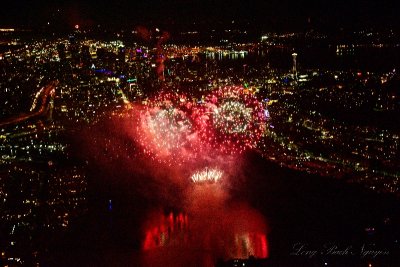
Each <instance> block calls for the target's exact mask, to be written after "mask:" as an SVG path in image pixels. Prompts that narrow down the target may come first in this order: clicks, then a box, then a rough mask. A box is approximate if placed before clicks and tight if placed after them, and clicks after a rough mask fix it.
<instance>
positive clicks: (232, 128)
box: [193, 86, 268, 154]
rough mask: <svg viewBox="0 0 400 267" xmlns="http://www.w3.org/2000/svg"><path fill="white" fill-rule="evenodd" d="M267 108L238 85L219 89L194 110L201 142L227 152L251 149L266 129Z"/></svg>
mask: <svg viewBox="0 0 400 267" xmlns="http://www.w3.org/2000/svg"><path fill="white" fill-rule="evenodd" d="M266 111H267V109H266V106H265V104H264V103H262V102H259V101H258V100H257V98H256V97H255V96H254V94H252V93H250V92H248V91H246V90H244V88H243V87H240V86H227V87H223V88H219V89H218V90H216V91H215V92H214V93H212V94H210V95H209V96H207V98H206V101H205V104H203V105H202V106H201V107H199V108H198V109H197V110H196V111H194V112H193V116H194V121H195V122H196V126H197V127H198V129H199V132H200V136H201V138H202V140H203V142H206V143H208V144H210V145H211V146H212V147H214V148H217V149H219V150H220V151H222V152H224V153H228V154H235V153H241V152H243V151H244V150H246V149H248V148H254V147H255V145H256V143H257V141H258V140H259V139H260V138H261V135H262V133H263V132H264V131H265V128H266V122H267V119H268V117H267V114H268V113H267V112H266Z"/></svg>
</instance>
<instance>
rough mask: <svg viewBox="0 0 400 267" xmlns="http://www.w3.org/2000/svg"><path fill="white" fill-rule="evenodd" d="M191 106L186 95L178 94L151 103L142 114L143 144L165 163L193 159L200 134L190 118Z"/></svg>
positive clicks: (145, 149) (159, 98)
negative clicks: (196, 141) (195, 143)
mask: <svg viewBox="0 0 400 267" xmlns="http://www.w3.org/2000/svg"><path fill="white" fill-rule="evenodd" d="M191 107H192V103H190V102H189V101H188V99H187V98H186V96H184V95H179V94H174V93H162V94H160V95H159V96H158V97H156V98H154V99H152V100H149V101H148V102H147V103H146V104H145V106H144V108H143V109H142V110H141V112H140V115H139V116H140V119H139V126H138V133H139V142H140V144H141V145H142V147H143V148H144V151H145V152H146V153H147V154H150V155H152V156H155V157H156V158H157V159H158V160H161V161H171V160H172V159H177V160H179V161H182V159H184V157H190V156H192V155H193V152H194V151H195V147H194V142H195V139H196V133H195V131H194V129H193V123H192V121H191V120H190V118H189V117H188V115H187V114H188V112H189V110H190V109H191Z"/></svg>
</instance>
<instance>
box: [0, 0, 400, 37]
mask: <svg viewBox="0 0 400 267" xmlns="http://www.w3.org/2000/svg"><path fill="white" fill-rule="evenodd" d="M3 2H4V1H3ZM399 8H400V3H398V1H396V0H387V1H362V0H335V1H333V0H330V1H328V0H302V1H300V0H297V1H293V0H292V1H290V0H265V1H251V0H241V1H239V0H231V1H222V0H203V1H198V0H172V1H161V0H115V1H106V0H88V1H78V0H72V1H61V0H55V1H50V0H47V1H46V0H38V1H32V0H15V1H7V2H6V3H2V8H1V9H0V26H18V25H24V26H29V27H38V26H41V25H45V24H47V22H48V21H50V22H51V23H53V25H58V26H60V25H61V26H66V25H69V26H71V25H74V24H76V23H79V24H81V25H86V26H91V25H98V24H101V25H115V26H127V25H131V24H147V23H151V22H152V23H162V24H166V25H170V26H171V25H176V26H177V27H178V26H187V25H192V23H193V22H196V23H199V22H201V21H203V23H204V24H206V25H207V24H209V25H213V24H214V23H216V22H218V21H222V22H228V21H231V20H235V21H236V22H237V23H240V22H247V21H249V22H251V23H253V25H257V26H260V27H262V28H265V29H271V30H274V29H277V30H279V29H302V28H304V27H306V26H307V24H308V22H309V21H310V22H311V24H312V25H313V27H317V28H318V27H321V28H324V27H327V28H340V27H347V28H357V27H360V26H363V27H364V26H375V27H380V28H382V27H386V26H393V27H398V26H399V25H400V23H399V20H398V19H397V13H398V11H399ZM57 10H60V11H57ZM171 27H173V26H171Z"/></svg>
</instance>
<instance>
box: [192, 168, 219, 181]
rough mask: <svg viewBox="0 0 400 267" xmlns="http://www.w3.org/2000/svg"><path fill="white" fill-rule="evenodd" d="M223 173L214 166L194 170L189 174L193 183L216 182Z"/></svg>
mask: <svg viewBox="0 0 400 267" xmlns="http://www.w3.org/2000/svg"><path fill="white" fill-rule="evenodd" d="M222 175H223V172H222V171H220V170H218V169H215V168H205V169H203V170H200V171H197V172H195V173H194V174H193V175H192V176H191V180H192V181H193V182H194V183H216V182H218V181H219V180H220V179H221V177H222Z"/></svg>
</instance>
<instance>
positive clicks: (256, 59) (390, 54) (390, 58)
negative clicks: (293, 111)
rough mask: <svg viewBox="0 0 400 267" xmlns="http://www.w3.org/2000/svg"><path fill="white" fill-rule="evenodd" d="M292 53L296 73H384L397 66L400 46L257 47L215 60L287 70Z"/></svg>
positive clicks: (399, 62) (399, 58) (399, 65)
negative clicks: (322, 71) (319, 71)
mask: <svg viewBox="0 0 400 267" xmlns="http://www.w3.org/2000/svg"><path fill="white" fill-rule="evenodd" d="M293 52H296V53H297V54H298V56H297V66H298V70H299V71H301V70H302V69H303V70H305V69H320V70H334V71H371V72H388V71H392V70H393V69H395V68H396V69H398V68H399V67H400V46H398V47H395V46H391V47H372V46H370V47H351V46H350V47H343V48H340V47H338V46H335V45H333V46H329V47H328V46H325V47H321V46H314V47H311V46H310V47H298V48H295V47H282V48H278V47H271V48H260V49H259V50H258V51H257V52H250V53H248V54H245V55H244V56H240V55H239V56H233V55H226V56H220V57H218V56H217V57H215V58H216V59H217V60H220V61H225V62H231V63H232V62H236V63H240V64H250V65H255V66H257V65H265V66H267V65H268V64H269V66H270V67H271V68H277V69H285V70H290V69H291V68H292V66H293V58H292V53H293Z"/></svg>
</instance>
